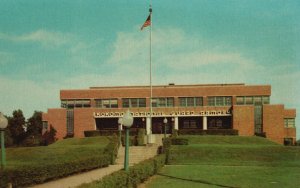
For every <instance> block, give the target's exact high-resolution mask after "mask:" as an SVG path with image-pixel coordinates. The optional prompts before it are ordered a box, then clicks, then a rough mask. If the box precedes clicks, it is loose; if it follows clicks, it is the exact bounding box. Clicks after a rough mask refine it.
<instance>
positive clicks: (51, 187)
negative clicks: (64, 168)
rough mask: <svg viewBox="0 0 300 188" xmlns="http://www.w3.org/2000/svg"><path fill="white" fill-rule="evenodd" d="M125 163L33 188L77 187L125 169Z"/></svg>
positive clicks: (33, 187)
mask: <svg viewBox="0 0 300 188" xmlns="http://www.w3.org/2000/svg"><path fill="white" fill-rule="evenodd" d="M123 167H124V165H110V166H108V167H105V168H99V169H95V170H92V171H89V172H84V173H80V174H76V175H72V176H69V177H65V178H61V179H57V180H54V181H50V182H47V183H43V184H39V185H35V186H32V187H31V188H69V187H77V186H79V185H81V184H83V183H90V182H92V181H95V180H99V179H101V178H102V177H104V176H106V175H108V174H111V173H113V172H115V171H118V170H120V169H123Z"/></svg>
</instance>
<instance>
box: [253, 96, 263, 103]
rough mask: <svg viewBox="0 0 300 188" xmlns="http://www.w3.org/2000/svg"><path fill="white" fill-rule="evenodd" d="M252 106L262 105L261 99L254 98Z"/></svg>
mask: <svg viewBox="0 0 300 188" xmlns="http://www.w3.org/2000/svg"><path fill="white" fill-rule="evenodd" d="M254 104H262V102H261V97H260V96H259V97H254Z"/></svg>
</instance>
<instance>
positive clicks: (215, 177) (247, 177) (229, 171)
mask: <svg viewBox="0 0 300 188" xmlns="http://www.w3.org/2000/svg"><path fill="white" fill-rule="evenodd" d="M299 180H300V169H299V167H272V166H219V165H180V166H177V165H175V166H173V165H170V166H166V167H164V168H163V170H162V171H161V172H160V173H159V175H156V176H155V177H154V178H153V179H152V181H151V182H150V183H149V184H147V188H158V187H159V188H169V187H172V188H177V187H178V188H181V187H189V188H190V187H204V188H205V187H270V188H274V187H278V188H282V187H285V188H286V187H299Z"/></svg>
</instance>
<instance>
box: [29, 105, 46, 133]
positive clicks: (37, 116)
mask: <svg viewBox="0 0 300 188" xmlns="http://www.w3.org/2000/svg"><path fill="white" fill-rule="evenodd" d="M26 127H27V130H26V136H39V137H40V136H41V135H42V129H43V122H42V112H39V111H34V113H33V115H32V116H31V117H30V118H29V119H28V120H27V123H26Z"/></svg>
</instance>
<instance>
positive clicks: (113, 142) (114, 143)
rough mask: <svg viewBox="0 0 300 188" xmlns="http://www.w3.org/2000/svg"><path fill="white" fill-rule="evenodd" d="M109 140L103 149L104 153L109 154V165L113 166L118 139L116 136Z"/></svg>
mask: <svg viewBox="0 0 300 188" xmlns="http://www.w3.org/2000/svg"><path fill="white" fill-rule="evenodd" d="M109 139H110V142H109V144H108V145H107V146H106V147H105V148H104V153H105V154H109V156H110V164H115V160H116V158H117V155H118V148H119V138H118V136H117V135H113V136H112V137H111V138H109Z"/></svg>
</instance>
